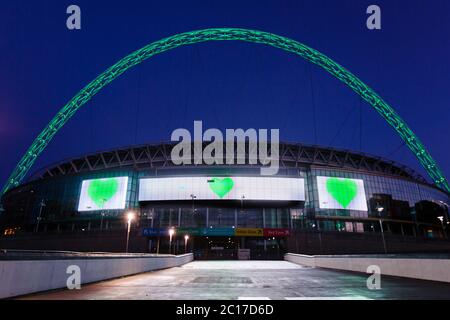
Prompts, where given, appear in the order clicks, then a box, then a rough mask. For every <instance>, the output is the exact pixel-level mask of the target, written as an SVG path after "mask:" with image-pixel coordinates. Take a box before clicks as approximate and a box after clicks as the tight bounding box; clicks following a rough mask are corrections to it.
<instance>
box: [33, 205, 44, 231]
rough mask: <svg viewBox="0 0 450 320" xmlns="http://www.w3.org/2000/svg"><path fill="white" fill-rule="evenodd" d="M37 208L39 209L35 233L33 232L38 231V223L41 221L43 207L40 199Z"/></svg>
mask: <svg viewBox="0 0 450 320" xmlns="http://www.w3.org/2000/svg"><path fill="white" fill-rule="evenodd" d="M39 207H40V208H39V216H38V217H37V224H36V231H35V232H38V231H39V223H40V222H41V219H42V208H44V207H45V202H44V199H42V200H41V202H40V203H39Z"/></svg>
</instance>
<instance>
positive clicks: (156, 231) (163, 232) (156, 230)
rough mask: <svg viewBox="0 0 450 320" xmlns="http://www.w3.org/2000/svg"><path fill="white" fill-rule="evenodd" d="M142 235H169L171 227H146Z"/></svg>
mask: <svg viewBox="0 0 450 320" xmlns="http://www.w3.org/2000/svg"><path fill="white" fill-rule="evenodd" d="M142 235H143V236H144V237H159V236H162V237H164V236H169V229H162V228H144V229H142Z"/></svg>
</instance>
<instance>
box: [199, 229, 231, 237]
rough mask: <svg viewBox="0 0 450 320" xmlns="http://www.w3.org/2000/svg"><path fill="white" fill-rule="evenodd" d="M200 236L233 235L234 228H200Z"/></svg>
mask: <svg viewBox="0 0 450 320" xmlns="http://www.w3.org/2000/svg"><path fill="white" fill-rule="evenodd" d="M201 235H202V236H212V237H213V236H216V237H233V236H234V228H202V230H201Z"/></svg>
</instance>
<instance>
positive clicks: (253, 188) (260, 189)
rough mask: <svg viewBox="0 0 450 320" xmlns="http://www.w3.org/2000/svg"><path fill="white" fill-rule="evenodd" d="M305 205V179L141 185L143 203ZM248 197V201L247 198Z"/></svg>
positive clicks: (147, 182) (229, 179)
mask: <svg viewBox="0 0 450 320" xmlns="http://www.w3.org/2000/svg"><path fill="white" fill-rule="evenodd" d="M192 195H193V196H195V199H196V200H241V199H244V200H281V201H304V200H305V188H304V179H301V178H277V177H170V178H145V179H141V180H140V182H139V201H159V200H192ZM243 197H244V198H243Z"/></svg>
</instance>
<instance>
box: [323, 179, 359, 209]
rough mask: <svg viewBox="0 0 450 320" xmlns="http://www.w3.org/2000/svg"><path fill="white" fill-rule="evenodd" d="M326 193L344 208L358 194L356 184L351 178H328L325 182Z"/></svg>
mask: <svg viewBox="0 0 450 320" xmlns="http://www.w3.org/2000/svg"><path fill="white" fill-rule="evenodd" d="M326 188H327V191H328V193H329V194H330V195H331V196H332V197H333V198H334V199H335V200H336V201H337V202H338V203H339V204H340V205H341V206H342V207H343V208H344V209H346V208H347V207H348V205H349V204H350V202H352V201H353V199H355V197H356V195H357V194H358V185H357V184H356V182H355V181H354V180H351V179H339V178H328V179H327V183H326Z"/></svg>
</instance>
